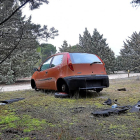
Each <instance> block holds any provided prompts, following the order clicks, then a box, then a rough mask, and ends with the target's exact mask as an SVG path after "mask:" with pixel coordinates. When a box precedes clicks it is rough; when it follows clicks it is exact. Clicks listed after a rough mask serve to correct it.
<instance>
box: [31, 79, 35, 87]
mask: <svg viewBox="0 0 140 140" xmlns="http://www.w3.org/2000/svg"><path fill="white" fill-rule="evenodd" d="M31 87H32V88H33V89H35V88H36V84H35V80H34V79H31Z"/></svg>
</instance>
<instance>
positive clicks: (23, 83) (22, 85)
mask: <svg viewBox="0 0 140 140" xmlns="http://www.w3.org/2000/svg"><path fill="white" fill-rule="evenodd" d="M108 76H109V79H120V78H127V77H128V74H124V73H123V74H111V75H108ZM133 76H138V77H139V76H140V73H130V74H129V77H133ZM29 89H32V88H31V85H30V78H26V79H24V80H23V79H22V80H20V81H19V82H17V83H15V84H12V85H0V92H4V91H16V90H29Z"/></svg>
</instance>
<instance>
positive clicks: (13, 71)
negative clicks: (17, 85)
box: [0, 0, 58, 84]
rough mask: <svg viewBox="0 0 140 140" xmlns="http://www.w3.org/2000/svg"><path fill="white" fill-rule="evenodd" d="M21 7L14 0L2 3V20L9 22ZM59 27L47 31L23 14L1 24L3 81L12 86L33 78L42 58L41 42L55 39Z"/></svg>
mask: <svg viewBox="0 0 140 140" xmlns="http://www.w3.org/2000/svg"><path fill="white" fill-rule="evenodd" d="M16 7H18V5H17V4H16V3H15V1H14V0H5V1H3V2H1V8H0V21H2V20H3V19H5V17H6V16H7V15H9V13H10V12H11V11H13V9H16ZM57 32H58V31H57V30H55V28H51V29H50V30H48V29H47V26H44V27H41V26H40V25H36V24H33V23H31V17H30V18H29V19H28V20H26V17H25V16H24V17H23V16H22V13H21V11H20V10H19V11H18V12H16V13H15V14H14V15H13V16H12V17H11V18H10V19H9V20H7V21H6V22H4V23H3V24H2V25H0V81H1V82H6V83H8V84H9V83H12V82H14V81H15V80H16V79H17V78H21V77H26V76H30V75H31V74H32V69H33V66H34V65H35V64H36V63H37V61H38V59H40V56H39V54H38V53H37V52H36V48H37V46H38V42H37V39H39V38H43V39H46V40H47V39H48V38H54V37H55V36H57Z"/></svg>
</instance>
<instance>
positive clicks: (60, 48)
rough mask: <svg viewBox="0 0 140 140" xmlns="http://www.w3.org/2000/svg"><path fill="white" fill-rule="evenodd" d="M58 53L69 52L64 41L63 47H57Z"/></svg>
mask: <svg viewBox="0 0 140 140" xmlns="http://www.w3.org/2000/svg"><path fill="white" fill-rule="evenodd" d="M59 51H60V52H69V46H68V43H67V41H66V40H64V41H63V45H61V47H59Z"/></svg>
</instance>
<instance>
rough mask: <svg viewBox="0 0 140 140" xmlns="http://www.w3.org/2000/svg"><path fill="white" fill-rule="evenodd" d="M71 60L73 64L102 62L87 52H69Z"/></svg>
mask: <svg viewBox="0 0 140 140" xmlns="http://www.w3.org/2000/svg"><path fill="white" fill-rule="evenodd" d="M70 57H71V61H72V63H73V64H79V63H94V62H97V63H98V62H99V63H100V64H101V63H102V62H101V60H100V59H99V58H98V57H97V56H96V55H94V54H88V53H70Z"/></svg>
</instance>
